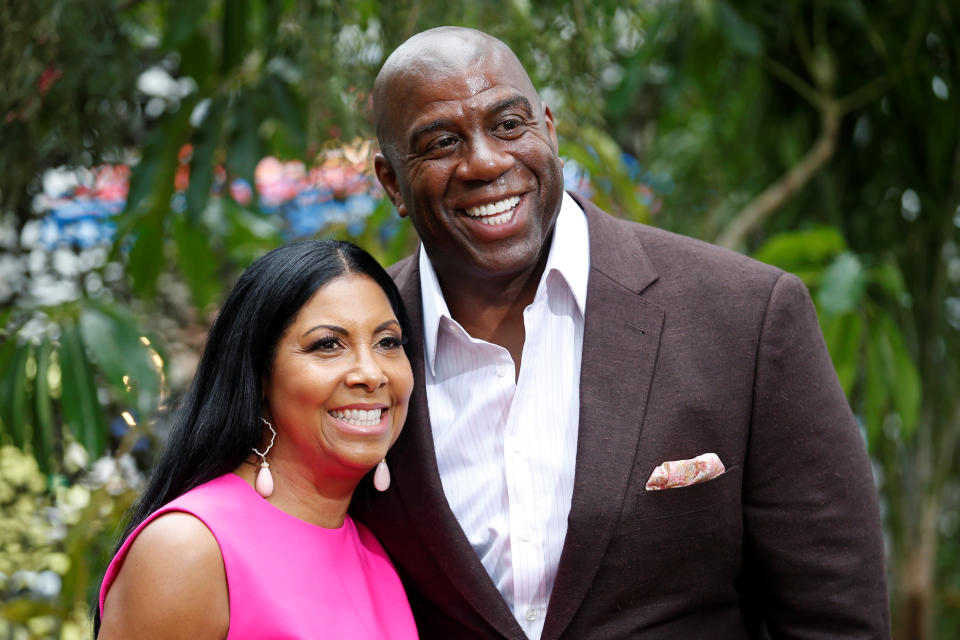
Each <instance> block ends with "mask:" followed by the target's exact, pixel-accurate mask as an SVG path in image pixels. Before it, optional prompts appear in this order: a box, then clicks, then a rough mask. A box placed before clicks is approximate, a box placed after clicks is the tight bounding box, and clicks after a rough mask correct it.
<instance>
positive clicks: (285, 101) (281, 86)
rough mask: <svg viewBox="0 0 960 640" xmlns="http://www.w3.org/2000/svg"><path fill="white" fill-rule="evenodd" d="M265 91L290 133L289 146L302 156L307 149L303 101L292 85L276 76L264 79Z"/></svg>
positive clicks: (269, 101)
mask: <svg viewBox="0 0 960 640" xmlns="http://www.w3.org/2000/svg"><path fill="white" fill-rule="evenodd" d="M264 89H265V96H266V98H267V101H268V103H269V104H270V105H271V107H272V111H274V112H275V113H276V114H277V116H278V117H279V121H280V124H281V125H282V126H283V128H284V129H286V131H287V133H288V136H287V138H288V140H289V142H290V145H289V146H291V147H292V148H293V149H292V150H293V152H294V154H295V155H297V156H302V155H303V154H304V153H306V149H307V114H306V109H305V107H304V105H303V101H302V100H301V99H300V96H298V95H297V94H296V93H295V92H294V91H293V88H292V87H291V86H290V85H288V84H287V83H286V82H284V81H283V80H281V79H280V78H278V77H277V76H275V75H270V76H267V77H266V78H265V79H264Z"/></svg>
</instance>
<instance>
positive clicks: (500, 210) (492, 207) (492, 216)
mask: <svg viewBox="0 0 960 640" xmlns="http://www.w3.org/2000/svg"><path fill="white" fill-rule="evenodd" d="M519 202H520V196H511V197H509V198H505V199H503V200H500V201H499V202H493V203H491V204H482V205H480V206H479V207H470V208H469V209H466V212H467V215H468V216H470V217H471V218H477V219H478V220H480V222H482V223H484V224H489V225H495V224H503V223H504V222H507V221H509V220H510V218H511V217H513V208H514V207H515V206H517V204H518V203H519Z"/></svg>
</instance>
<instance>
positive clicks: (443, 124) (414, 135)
mask: <svg viewBox="0 0 960 640" xmlns="http://www.w3.org/2000/svg"><path fill="white" fill-rule="evenodd" d="M517 106H519V107H522V108H523V109H524V110H525V111H526V112H527V114H528V115H533V105H532V104H530V101H529V100H528V99H527V98H526V97H525V96H510V97H509V98H504V99H503V100H500V101H498V102H494V103H493V104H492V105H490V107H489V108H488V109H487V111H488V112H489V113H499V112H501V111H506V110H507V109H510V108H513V107H517ZM454 126H455V124H454V122H453V121H452V120H450V119H449V118H439V119H437V120H433V121H432V122H425V123H423V124H422V125H420V126H419V127H416V128H415V129H414V130H413V131H411V132H410V145H411V146H413V145H415V144H416V142H417V140H418V139H419V138H420V136H423V135H426V134H428V133H431V132H433V131H439V130H441V129H452V128H453V127H454Z"/></svg>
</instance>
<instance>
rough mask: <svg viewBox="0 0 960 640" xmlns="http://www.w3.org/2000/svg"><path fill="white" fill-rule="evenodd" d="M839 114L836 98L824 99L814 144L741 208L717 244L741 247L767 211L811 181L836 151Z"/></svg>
mask: <svg viewBox="0 0 960 640" xmlns="http://www.w3.org/2000/svg"><path fill="white" fill-rule="evenodd" d="M841 116H842V113H841V111H840V109H839V106H838V105H837V103H836V101H833V100H829V101H826V102H824V104H823V107H822V109H821V111H820V123H821V125H820V136H819V137H818V138H817V141H816V142H815V143H814V145H813V147H811V148H810V150H809V151H808V152H807V153H806V155H804V156H803V158H802V159H801V160H800V162H798V163H797V164H796V165H794V166H793V167H791V168H790V170H789V171H787V172H786V173H785V174H783V175H782V176H781V177H780V178H779V179H778V180H777V181H776V182H774V183H773V184H771V185H770V186H769V187H767V188H766V189H764V190H763V192H762V193H760V195H758V196H756V197H755V198H754V199H753V200H751V201H750V202H749V203H748V204H747V206H745V207H744V208H743V209H741V210H740V212H739V213H738V214H737V215H736V217H735V218H734V219H733V221H732V222H731V223H730V225H729V226H728V227H727V228H726V230H725V231H724V232H723V233H721V234H720V237H719V238H717V244H719V245H720V246H721V247H727V248H728V249H739V248H741V247H742V246H743V245H744V242H745V240H746V238H747V236H748V235H749V234H750V232H752V231H753V230H754V229H756V228H757V227H759V226H760V225H761V224H762V223H763V222H764V221H765V220H766V219H767V218H768V217H769V216H770V214H772V213H773V212H774V211H776V210H777V209H779V208H780V207H781V206H782V205H783V203H784V202H786V201H787V200H789V199H790V197H791V196H793V194H794V193H796V192H797V191H798V190H799V189H800V188H801V187H803V186H804V185H806V184H807V183H808V182H809V181H810V179H811V178H812V177H813V176H814V174H815V173H816V172H817V171H819V170H820V168H821V167H822V166H823V165H824V164H826V163H827V161H828V160H829V159H830V158H831V157H833V154H834V151H836V147H837V136H838V134H839V130H840V118H841Z"/></svg>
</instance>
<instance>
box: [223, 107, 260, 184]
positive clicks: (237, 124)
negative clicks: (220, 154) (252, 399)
mask: <svg viewBox="0 0 960 640" xmlns="http://www.w3.org/2000/svg"><path fill="white" fill-rule="evenodd" d="M259 129H260V121H259V119H258V117H257V112H256V109H255V105H254V96H252V95H250V94H249V93H247V94H243V95H242V96H240V97H239V98H238V104H237V106H236V108H235V109H234V110H233V122H232V127H231V132H230V142H229V144H230V153H229V155H228V156H227V161H226V165H227V171H228V172H229V173H230V175H231V177H233V176H239V177H241V178H244V179H245V180H246V181H247V182H249V183H250V184H251V185H252V184H255V183H256V181H255V180H254V177H253V172H254V169H256V167H257V163H258V162H260V158H261V157H263V154H262V153H261V149H260V134H259Z"/></svg>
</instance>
